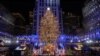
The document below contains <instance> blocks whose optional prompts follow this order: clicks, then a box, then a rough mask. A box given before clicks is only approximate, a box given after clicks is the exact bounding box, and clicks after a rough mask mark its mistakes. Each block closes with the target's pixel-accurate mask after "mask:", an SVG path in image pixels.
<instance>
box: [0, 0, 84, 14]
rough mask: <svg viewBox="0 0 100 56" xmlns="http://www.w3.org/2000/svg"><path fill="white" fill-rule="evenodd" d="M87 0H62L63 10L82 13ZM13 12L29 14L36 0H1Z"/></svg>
mask: <svg viewBox="0 0 100 56" xmlns="http://www.w3.org/2000/svg"><path fill="white" fill-rule="evenodd" d="M84 1H85V0H61V8H62V9H63V11H66V12H72V13H74V14H78V15H81V11H82V7H83V4H84ZM0 3H1V4H2V5H4V6H5V7H6V8H7V9H8V10H9V11H11V12H13V11H14V12H17V11H18V12H20V13H22V14H23V15H27V14H28V11H30V10H31V11H32V10H33V8H34V5H35V0H0Z"/></svg>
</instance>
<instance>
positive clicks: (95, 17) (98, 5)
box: [83, 0, 100, 31]
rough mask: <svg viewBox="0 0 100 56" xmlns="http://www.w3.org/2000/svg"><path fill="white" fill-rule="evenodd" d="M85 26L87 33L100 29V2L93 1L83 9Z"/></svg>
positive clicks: (99, 0)
mask: <svg viewBox="0 0 100 56" xmlns="http://www.w3.org/2000/svg"><path fill="white" fill-rule="evenodd" d="M83 17H84V19H83V24H84V27H85V29H86V31H92V30H96V29H99V28H100V0H91V1H89V2H88V3H86V4H85V7H84V8H83Z"/></svg>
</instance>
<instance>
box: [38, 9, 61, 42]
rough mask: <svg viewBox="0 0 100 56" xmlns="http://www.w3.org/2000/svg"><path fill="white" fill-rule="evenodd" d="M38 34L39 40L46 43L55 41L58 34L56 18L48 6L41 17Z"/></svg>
mask: <svg viewBox="0 0 100 56" xmlns="http://www.w3.org/2000/svg"><path fill="white" fill-rule="evenodd" d="M39 34H40V35H39V36H40V40H41V41H43V42H46V43H52V42H55V41H56V40H57V38H58V37H59V35H60V32H59V22H58V19H57V18H56V17H55V16H54V15H53V13H52V11H51V10H50V7H48V8H47V10H46V12H45V14H44V16H43V17H42V18H41V21H40V30H39Z"/></svg>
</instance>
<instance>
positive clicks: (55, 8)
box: [33, 0, 62, 35]
mask: <svg viewBox="0 0 100 56" xmlns="http://www.w3.org/2000/svg"><path fill="white" fill-rule="evenodd" d="M47 9H48V10H49V9H51V11H52V12H53V14H54V15H55V17H57V19H58V20H59V23H60V26H61V24H62V23H61V14H60V13H61V11H60V0H36V5H35V11H34V21H33V22H34V26H33V32H35V34H37V35H38V32H39V26H40V20H41V17H42V16H43V15H44V13H45V12H46V10H47ZM60 29H61V31H62V27H60Z"/></svg>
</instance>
